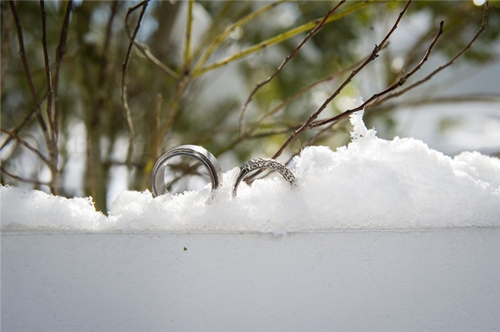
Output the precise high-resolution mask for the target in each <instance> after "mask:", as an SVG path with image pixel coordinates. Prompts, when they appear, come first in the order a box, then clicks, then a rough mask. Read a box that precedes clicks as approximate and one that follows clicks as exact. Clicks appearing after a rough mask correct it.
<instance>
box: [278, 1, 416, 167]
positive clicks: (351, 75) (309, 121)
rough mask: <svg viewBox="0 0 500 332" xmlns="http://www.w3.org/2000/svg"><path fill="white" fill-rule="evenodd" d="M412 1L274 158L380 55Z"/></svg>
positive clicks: (308, 126) (307, 127)
mask: <svg viewBox="0 0 500 332" xmlns="http://www.w3.org/2000/svg"><path fill="white" fill-rule="evenodd" d="M411 2H412V0H408V1H407V2H406V5H405V7H404V8H403V10H402V11H401V12H400V13H399V16H398V18H397V19H396V22H395V23H394V24H393V26H392V28H391V29H390V30H389V32H388V33H387V34H386V35H385V37H384V38H383V39H382V41H381V42H380V44H379V45H375V47H374V49H373V51H372V54H371V55H370V57H368V58H367V59H366V60H365V61H364V62H363V63H362V64H361V65H360V66H359V67H357V68H356V69H354V70H353V71H352V73H351V74H350V75H349V77H347V78H346V80H345V81H344V82H343V83H342V84H341V85H340V86H339V88H338V89H337V90H335V92H334V93H333V94H332V95H331V96H330V97H328V98H327V99H326V100H325V102H324V103H323V104H322V105H321V106H320V108H319V109H318V110H317V111H316V112H314V113H313V114H312V115H311V116H310V117H309V118H308V119H307V121H306V122H304V124H303V125H302V126H301V127H300V128H298V129H297V130H294V131H292V133H291V134H290V136H289V137H288V139H287V140H286V141H285V143H284V144H283V145H282V146H281V147H280V148H279V150H278V151H277V152H276V153H275V154H274V156H273V159H275V158H277V157H279V156H280V155H281V154H282V153H283V151H284V150H285V149H286V147H287V146H288V145H289V144H290V143H291V142H292V141H293V140H294V139H295V137H297V135H299V134H300V133H302V132H304V131H306V130H307V129H310V125H311V123H313V122H314V121H315V120H316V118H317V117H318V116H319V115H320V114H321V112H323V110H324V109H325V108H326V106H328V104H330V102H331V101H332V100H333V99H334V98H335V97H337V95H338V94H339V93H340V91H342V90H343V89H344V88H345V87H346V86H347V84H349V83H350V82H351V80H352V79H353V78H354V76H356V75H357V74H358V73H359V72H360V71H361V70H362V69H363V68H364V67H366V66H367V65H368V64H369V63H370V62H372V61H374V60H375V59H376V58H377V57H378V53H379V52H380V50H381V49H382V47H384V45H385V44H386V43H387V41H388V40H389V37H390V36H391V35H392V34H393V32H394V31H395V30H396V28H397V27H398V24H399V22H400V21H401V19H402V18H403V16H404V14H405V13H406V11H407V10H408V7H409V6H410V4H411Z"/></svg>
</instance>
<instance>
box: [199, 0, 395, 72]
mask: <svg viewBox="0 0 500 332" xmlns="http://www.w3.org/2000/svg"><path fill="white" fill-rule="evenodd" d="M380 2H386V1H374V0H365V1H362V2H360V3H357V4H356V5H354V6H352V7H349V8H348V9H346V10H345V11H343V12H340V13H338V14H335V15H331V16H330V17H329V18H328V20H327V21H326V22H325V23H330V22H333V21H335V20H338V19H340V18H342V17H344V16H346V15H349V14H351V13H353V12H355V11H357V10H359V9H362V8H364V7H366V6H368V5H370V4H374V3H380ZM320 21H321V19H316V20H313V21H311V22H309V23H305V24H303V25H301V26H299V27H296V28H294V29H291V30H288V31H286V32H284V33H281V34H279V35H277V36H274V37H271V38H269V39H266V40H264V41H262V42H260V43H258V44H256V45H253V46H250V47H248V48H246V49H244V50H241V51H239V52H237V53H235V54H233V55H230V56H227V57H225V58H223V59H221V60H219V61H216V62H214V63H211V64H208V65H206V66H204V67H201V68H199V69H198V70H195V71H194V72H193V76H194V77H198V76H200V75H202V74H204V73H206V72H207V71H210V70H213V69H216V68H219V67H222V66H225V65H227V64H228V63H230V62H233V61H235V60H238V59H241V58H244V57H246V56H248V55H250V54H252V53H255V52H258V51H261V50H263V49H264V48H266V47H269V46H271V45H274V44H277V43H281V42H283V41H285V40H288V39H290V38H292V37H294V36H296V35H298V34H299V33H302V32H305V31H309V30H311V29H313V28H314V27H315V26H316V25H317V24H318V23H319V22H320Z"/></svg>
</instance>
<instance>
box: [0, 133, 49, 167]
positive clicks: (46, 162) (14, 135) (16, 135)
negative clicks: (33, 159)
mask: <svg viewBox="0 0 500 332" xmlns="http://www.w3.org/2000/svg"><path fill="white" fill-rule="evenodd" d="M0 131H1V132H2V133H5V134H7V135H9V136H10V137H12V138H13V139H15V140H16V141H18V142H19V143H20V144H21V145H23V146H25V147H26V148H27V149H28V150H30V151H31V152H33V153H34V154H36V155H37V156H38V157H39V158H40V159H41V160H42V161H43V162H44V163H45V164H47V166H49V167H50V165H51V163H50V160H48V159H47V158H45V156H44V155H43V154H42V153H41V152H40V151H39V150H38V149H37V148H35V147H34V146H33V145H31V144H29V143H28V142H27V141H26V140H25V139H24V138H22V137H21V136H19V135H18V134H16V133H14V132H12V131H10V130H7V129H3V128H0Z"/></svg>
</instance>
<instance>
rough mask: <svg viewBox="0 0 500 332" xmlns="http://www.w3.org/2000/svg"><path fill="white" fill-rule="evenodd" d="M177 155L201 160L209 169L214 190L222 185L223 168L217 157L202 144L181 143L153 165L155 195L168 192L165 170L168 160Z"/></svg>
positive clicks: (152, 182) (152, 176)
mask: <svg viewBox="0 0 500 332" xmlns="http://www.w3.org/2000/svg"><path fill="white" fill-rule="evenodd" d="M176 156H188V157H193V158H195V159H197V160H198V161H200V162H201V163H202V164H203V166H205V168H206V169H207V170H208V174H209V176H210V181H211V182H212V191H213V190H216V189H218V188H220V187H221V186H222V170H221V167H220V165H219V162H218V161H217V159H216V158H215V157H214V156H213V155H212V154H211V153H210V152H208V151H207V150H206V149H204V148H202V147H201V146H198V145H181V146H179V147H177V148H175V149H172V150H169V151H167V152H165V153H164V154H162V155H161V156H160V158H158V160H157V161H156V163H155V165H154V167H153V173H152V175H151V184H152V189H153V196H154V197H156V196H159V195H162V194H165V193H166V192H168V190H167V186H166V184H165V181H164V178H163V176H164V174H163V171H164V170H165V167H167V165H168V160H169V159H171V158H173V157H176Z"/></svg>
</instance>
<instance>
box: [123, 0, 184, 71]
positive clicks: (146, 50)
mask: <svg viewBox="0 0 500 332" xmlns="http://www.w3.org/2000/svg"><path fill="white" fill-rule="evenodd" d="M142 5H143V3H142V2H141V3H139V4H138V5H136V6H134V7H132V8H129V10H128V11H127V15H126V17H125V31H126V33H127V35H128V38H129V39H130V40H133V41H134V45H135V47H137V49H138V50H139V52H141V53H142V55H144V56H145V57H146V58H148V59H149V60H150V61H151V62H153V63H154V64H155V65H156V66H158V68H160V69H161V70H163V71H164V72H166V73H167V74H168V75H170V76H172V77H173V78H174V79H175V80H176V81H178V80H180V77H179V74H177V73H176V72H175V71H174V70H173V69H171V68H169V67H168V66H167V65H165V64H164V63H163V62H161V61H160V60H158V58H157V57H155V56H154V55H153V53H151V50H150V49H149V47H148V46H147V45H145V44H143V43H141V42H139V41H137V40H135V38H132V32H131V31H130V27H129V25H128V18H129V16H130V14H132V13H133V12H134V11H135V10H137V9H138V8H140V7H141V6H142Z"/></svg>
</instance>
